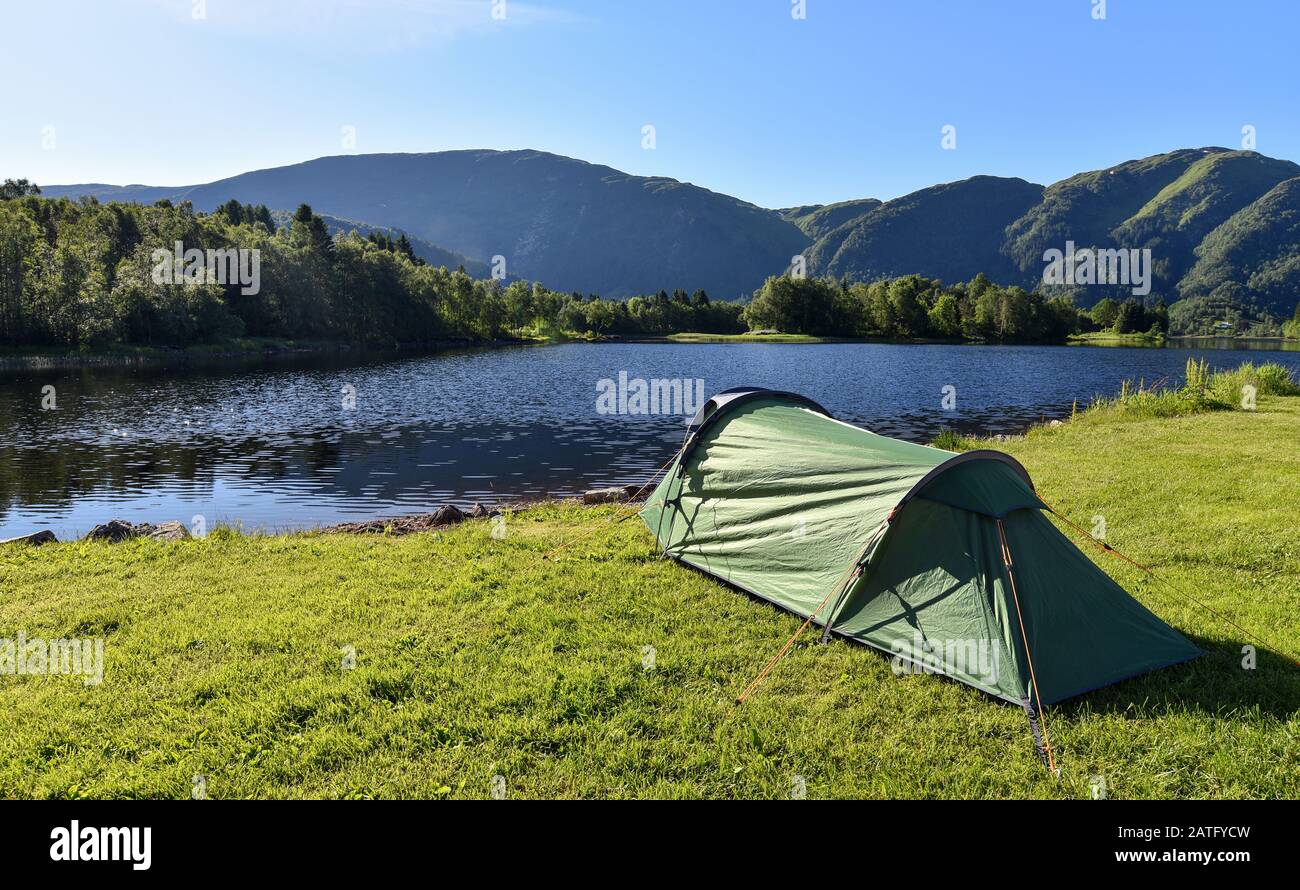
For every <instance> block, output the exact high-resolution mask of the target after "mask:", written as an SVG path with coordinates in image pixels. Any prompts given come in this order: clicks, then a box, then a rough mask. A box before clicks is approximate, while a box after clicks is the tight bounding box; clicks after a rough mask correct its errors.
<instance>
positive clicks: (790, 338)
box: [665, 331, 836, 343]
mask: <svg viewBox="0 0 1300 890" xmlns="http://www.w3.org/2000/svg"><path fill="white" fill-rule="evenodd" d="M665 339H667V340H671V341H672V342H674V343H831V342H835V340H836V338H833V337H814V336H812V335H811V334H777V333H766V334H765V333H761V332H751V333H747V334H701V333H695V332H689V331H688V332H685V333H681V334H669V335H668V336H667V337H666V338H665Z"/></svg>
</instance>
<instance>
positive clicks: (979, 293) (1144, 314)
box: [745, 274, 1169, 343]
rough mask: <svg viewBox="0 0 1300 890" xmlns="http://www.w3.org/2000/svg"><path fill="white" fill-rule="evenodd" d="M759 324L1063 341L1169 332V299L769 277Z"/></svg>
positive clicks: (981, 285) (748, 317)
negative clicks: (1084, 298)
mask: <svg viewBox="0 0 1300 890" xmlns="http://www.w3.org/2000/svg"><path fill="white" fill-rule="evenodd" d="M745 321H746V322H747V323H748V325H749V327H750V329H751V330H777V331H781V332H783V333H795V334H812V335H815V336H839V337H886V338H891V339H916V338H930V339H951V340H955V339H962V340H998V341H1004V342H1021V343H1048V342H1061V341H1063V340H1064V339H1065V338H1066V337H1068V336H1070V335H1071V334H1075V333H1083V332H1090V331H1099V330H1113V331H1115V332H1117V333H1130V332H1133V331H1141V332H1144V333H1145V332H1147V331H1152V332H1161V333H1163V332H1165V331H1167V330H1168V327H1169V315H1168V312H1167V311H1166V310H1165V307H1164V304H1163V303H1162V302H1158V303H1156V304H1155V306H1154V307H1150V308H1149V307H1146V306H1144V305H1143V304H1142V303H1140V302H1139V301H1137V300H1133V299H1131V300H1128V301H1126V302H1124V303H1117V302H1116V301H1114V300H1111V299H1105V300H1102V301H1101V302H1099V303H1098V304H1097V306H1096V307H1094V309H1093V310H1091V311H1082V310H1080V309H1078V308H1076V307H1075V305H1074V304H1073V302H1071V301H1070V300H1069V299H1067V298H1064V297H1052V298H1049V297H1045V296H1043V295H1042V294H1041V293H1038V292H1037V291H1026V290H1025V289H1023V288H1020V287H1014V286H1013V287H1004V286H1002V285H999V284H995V283H993V282H992V281H990V280H989V279H988V278H987V277H986V276H985V275H983V274H980V275H976V276H975V277H974V278H973V279H971V280H970V281H969V282H959V283H957V284H952V285H945V284H944V283H943V282H942V281H939V280H937V279H933V278H926V277H924V276H921V275H906V276H903V277H900V278H893V279H887V280H880V281H874V282H871V283H869V284H866V283H860V282H857V283H851V282H848V281H844V280H839V281H837V280H835V279H832V278H794V277H791V276H788V275H787V276H782V277H772V278H769V279H768V280H767V281H766V282H765V283H764V284H763V286H762V287H761V288H759V290H758V291H757V292H756V293H755V294H754V298H753V300H752V301H751V302H750V304H749V305H748V306H747V307H746V309H745Z"/></svg>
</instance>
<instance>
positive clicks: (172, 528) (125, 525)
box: [86, 519, 190, 544]
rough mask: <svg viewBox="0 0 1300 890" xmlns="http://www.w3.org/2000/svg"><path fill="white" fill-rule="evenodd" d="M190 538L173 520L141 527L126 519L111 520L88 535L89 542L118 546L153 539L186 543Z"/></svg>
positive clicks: (180, 524)
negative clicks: (123, 543)
mask: <svg viewBox="0 0 1300 890" xmlns="http://www.w3.org/2000/svg"><path fill="white" fill-rule="evenodd" d="M189 536H190V531H189V529H187V528H186V527H185V525H184V524H183V523H180V522H177V521H175V520H172V521H171V522H164V523H162V524H161V525H154V524H153V523H151V522H142V523H140V524H139V525H132V524H131V523H129V522H127V521H126V520H125V519H110V520H109V521H108V522H105V523H104V524H103V525H97V526H95V527H94V528H92V529H91V530H90V534H88V535H86V540H87V541H108V542H109V543H110V544H117V543H120V542H121V541H129V540H131V539H132V538H151V539H153V540H155V541H184V540H186V539H187V538H189Z"/></svg>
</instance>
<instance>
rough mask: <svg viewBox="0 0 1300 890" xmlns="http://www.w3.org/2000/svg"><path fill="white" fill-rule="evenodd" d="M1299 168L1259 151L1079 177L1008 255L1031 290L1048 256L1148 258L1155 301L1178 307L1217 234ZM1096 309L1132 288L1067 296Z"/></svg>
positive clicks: (1155, 160)
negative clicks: (1146, 253)
mask: <svg viewBox="0 0 1300 890" xmlns="http://www.w3.org/2000/svg"><path fill="white" fill-rule="evenodd" d="M1296 176H1300V166H1297V165H1296V164H1293V163H1291V162H1290V161H1279V160H1275V159H1273V158H1269V157H1265V156H1264V155H1261V154H1258V153H1257V152H1251V151H1229V150H1228V149H1225V148H1201V149H1182V150H1179V151H1174V152H1169V153H1167V154H1161V155H1154V156H1152V157H1149V158H1142V159H1140V160H1134V161H1126V162H1124V163H1122V164H1118V165H1116V166H1114V167H1109V168H1107V169H1104V170H1094V171H1091V172H1088V173H1080V174H1078V175H1076V176H1072V177H1070V178H1069V179H1065V180H1062V181H1061V182H1058V183H1055V184H1054V185H1051V186H1049V187H1048V188H1047V189H1045V190H1044V192H1043V200H1042V201H1041V202H1040V203H1039V204H1038V206H1036V207H1034V208H1033V209H1032V210H1031V211H1030V212H1029V213H1027V214H1025V216H1024V217H1022V218H1021V219H1019V220H1017V221H1016V222H1015V223H1014V224H1013V225H1011V226H1010V227H1008V229H1007V239H1006V244H1005V245H1004V252H1005V253H1006V254H1007V255H1008V256H1009V257H1010V258H1011V259H1012V261H1013V262H1014V263H1015V264H1016V266H1017V268H1019V269H1020V271H1021V273H1022V275H1023V276H1024V277H1025V280H1026V282H1028V281H1029V280H1032V279H1033V277H1034V276H1036V275H1038V274H1040V273H1041V271H1042V269H1043V252H1044V251H1045V250H1047V249H1049V248H1056V249H1058V250H1062V251H1063V250H1064V249H1065V246H1066V241H1067V240H1070V241H1073V242H1074V244H1075V247H1076V249H1082V248H1093V247H1096V248H1125V249H1136V250H1142V249H1149V250H1150V251H1151V259H1152V265H1153V275H1152V294H1153V295H1159V296H1163V297H1164V298H1165V299H1166V301H1168V302H1173V301H1174V300H1176V299H1178V298H1180V297H1182V296H1183V295H1184V294H1183V292H1182V286H1181V282H1182V280H1183V277H1184V276H1185V275H1187V274H1188V272H1189V271H1190V269H1191V267H1192V265H1193V263H1194V262H1195V261H1196V250H1197V248H1198V246H1199V245H1200V244H1201V242H1202V241H1203V240H1204V239H1205V238H1207V237H1208V236H1209V235H1210V233H1212V232H1213V231H1214V230H1215V229H1216V228H1217V227H1218V226H1220V225H1222V224H1223V223H1225V222H1226V221H1227V220H1228V219H1229V218H1230V217H1231V216H1232V215H1233V214H1235V213H1237V212H1238V211H1240V210H1242V209H1243V208H1245V207H1247V206H1249V205H1250V204H1251V203H1252V202H1254V201H1255V200H1257V199H1258V198H1260V197H1261V196H1262V195H1263V194H1264V193H1265V192H1267V191H1268V190H1269V189H1271V188H1272V187H1273V186H1275V185H1277V184H1278V183H1279V182H1282V181H1285V180H1287V179H1290V178H1293V177H1296ZM1062 290H1064V291H1066V292H1068V293H1070V295H1071V296H1072V297H1073V298H1074V300H1075V302H1076V303H1079V304H1080V305H1084V306H1088V305H1092V304H1093V303H1096V302H1097V301H1098V300H1099V299H1101V297H1103V296H1112V297H1122V296H1127V295H1128V294H1129V293H1131V290H1130V289H1128V288H1125V287H1122V286H1121V287H1112V288H1107V287H1105V286H1100V285H1092V286H1087V287H1074V288H1069V287H1064V288H1062Z"/></svg>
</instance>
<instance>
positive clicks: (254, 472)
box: [0, 440, 344, 521]
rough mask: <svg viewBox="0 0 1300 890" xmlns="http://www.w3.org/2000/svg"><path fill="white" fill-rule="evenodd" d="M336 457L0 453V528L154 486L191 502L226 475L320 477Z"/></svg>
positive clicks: (326, 446) (253, 448) (145, 448)
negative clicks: (173, 489)
mask: <svg viewBox="0 0 1300 890" xmlns="http://www.w3.org/2000/svg"><path fill="white" fill-rule="evenodd" d="M343 450H344V449H343V448H342V447H341V446H340V445H339V444H338V443H334V442H323V441H317V442H312V443H311V444H310V445H309V446H307V447H306V448H304V449H301V450H294V449H272V448H270V446H268V445H267V444H266V443H265V442H261V441H257V440H249V441H246V442H240V443H231V442H214V443H210V444H203V445H195V444H184V445H182V444H175V443H167V442H127V443H123V444H120V445H111V446H105V447H98V446H95V445H91V444H83V443H77V444H66V445H62V446H59V447H52V448H13V447H0V521H3V519H4V518H5V517H6V516H7V514H8V512H9V509H10V508H12V507H14V506H23V507H30V506H42V507H59V506H66V505H70V504H71V503H72V502H73V501H74V500H75V499H77V498H80V497H85V496H90V495H98V494H103V493H106V492H114V493H117V492H131V491H138V490H141V489H147V488H148V487H150V486H151V485H157V484H160V483H163V484H173V485H174V484H175V483H178V482H179V483H182V484H183V485H184V486H185V487H192V488H193V489H194V491H195V494H196V495H197V494H202V493H204V492H207V493H211V491H212V488H213V486H214V484H215V483H216V481H217V480H218V479H219V478H220V477H222V476H225V475H229V474H231V471H232V468H238V469H237V471H236V472H235V473H234V475H238V476H242V477H243V478H245V479H249V480H259V479H265V480H267V481H273V480H283V479H287V478H298V477H303V476H319V475H320V474H321V471H323V470H324V469H326V468H329V467H331V466H338V465H339V462H340V461H341V460H342V456H343ZM268 451H270V452H271V453H270V454H269V455H268V454H267V453H266V452H268ZM259 454H260V455H262V456H261V457H255V455H259Z"/></svg>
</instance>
